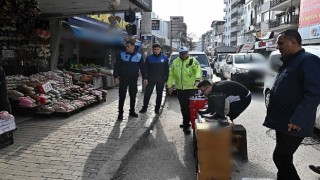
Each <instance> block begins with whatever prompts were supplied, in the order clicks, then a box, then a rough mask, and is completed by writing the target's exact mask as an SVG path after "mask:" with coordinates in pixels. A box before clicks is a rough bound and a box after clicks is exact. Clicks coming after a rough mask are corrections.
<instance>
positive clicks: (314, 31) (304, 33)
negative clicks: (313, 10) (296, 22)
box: [298, 23, 320, 40]
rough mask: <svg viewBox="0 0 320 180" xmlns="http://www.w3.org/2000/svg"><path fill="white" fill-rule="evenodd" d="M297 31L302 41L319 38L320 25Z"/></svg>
mask: <svg viewBox="0 0 320 180" xmlns="http://www.w3.org/2000/svg"><path fill="white" fill-rule="evenodd" d="M298 31H299V33H300V35H301V38H302V39H303V40H305V39H315V38H320V23H319V24H317V25H313V26H308V27H303V28H299V29H298Z"/></svg>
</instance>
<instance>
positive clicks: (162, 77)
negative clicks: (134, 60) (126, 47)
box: [139, 43, 169, 114]
mask: <svg viewBox="0 0 320 180" xmlns="http://www.w3.org/2000/svg"><path fill="white" fill-rule="evenodd" d="M152 52H153V53H152V54H150V55H149V56H147V58H146V61H145V64H146V69H147V72H148V85H147V86H146V90H145V93H144V98H143V107H142V109H141V110H140V111H139V112H140V113H145V112H147V109H148V105H149V101H150V97H151V94H152V92H153V89H154V86H156V92H157V98H156V106H155V109H154V112H155V113H156V114H159V110H160V105H161V101H162V93H163V88H164V84H165V82H166V81H167V78H168V73H169V64H168V58H167V57H166V56H165V55H163V54H162V53H161V46H160V45H159V44H157V43H156V44H153V45H152Z"/></svg>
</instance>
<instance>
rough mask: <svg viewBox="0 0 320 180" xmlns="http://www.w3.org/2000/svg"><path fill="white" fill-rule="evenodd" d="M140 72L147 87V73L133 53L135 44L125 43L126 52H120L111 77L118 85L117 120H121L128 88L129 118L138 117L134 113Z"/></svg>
mask: <svg viewBox="0 0 320 180" xmlns="http://www.w3.org/2000/svg"><path fill="white" fill-rule="evenodd" d="M139 70H140V71H141V74H142V78H143V84H144V85H147V84H148V80H147V71H146V68H145V64H144V61H143V58H142V55H141V54H139V53H137V52H135V44H134V42H132V41H127V42H126V52H121V53H120V54H119V55H118V56H117V58H116V62H115V64H114V68H113V77H114V82H115V84H116V85H119V107H118V108H119V114H118V120H122V119H123V106H124V101H125V99H126V94H127V89H128V86H129V96H130V110H129V116H132V117H138V114H137V113H136V112H135V104H136V95H137V92H138V85H137V81H138V77H139Z"/></svg>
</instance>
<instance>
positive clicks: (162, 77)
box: [145, 54, 169, 83]
mask: <svg viewBox="0 0 320 180" xmlns="http://www.w3.org/2000/svg"><path fill="white" fill-rule="evenodd" d="M145 63H146V68H147V71H148V80H149V81H155V82H163V83H165V82H166V81H167V79H168V74H169V63H168V58H167V56H165V55H162V54H159V55H154V54H150V55H149V56H147V58H146V62H145Z"/></svg>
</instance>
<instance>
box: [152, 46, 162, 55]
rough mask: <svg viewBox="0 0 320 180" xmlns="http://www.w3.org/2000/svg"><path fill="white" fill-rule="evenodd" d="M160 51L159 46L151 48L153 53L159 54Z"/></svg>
mask: <svg viewBox="0 0 320 180" xmlns="http://www.w3.org/2000/svg"><path fill="white" fill-rule="evenodd" d="M160 52H161V48H159V47H155V48H153V49H152V53H153V54H155V55H159V54H160Z"/></svg>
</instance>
